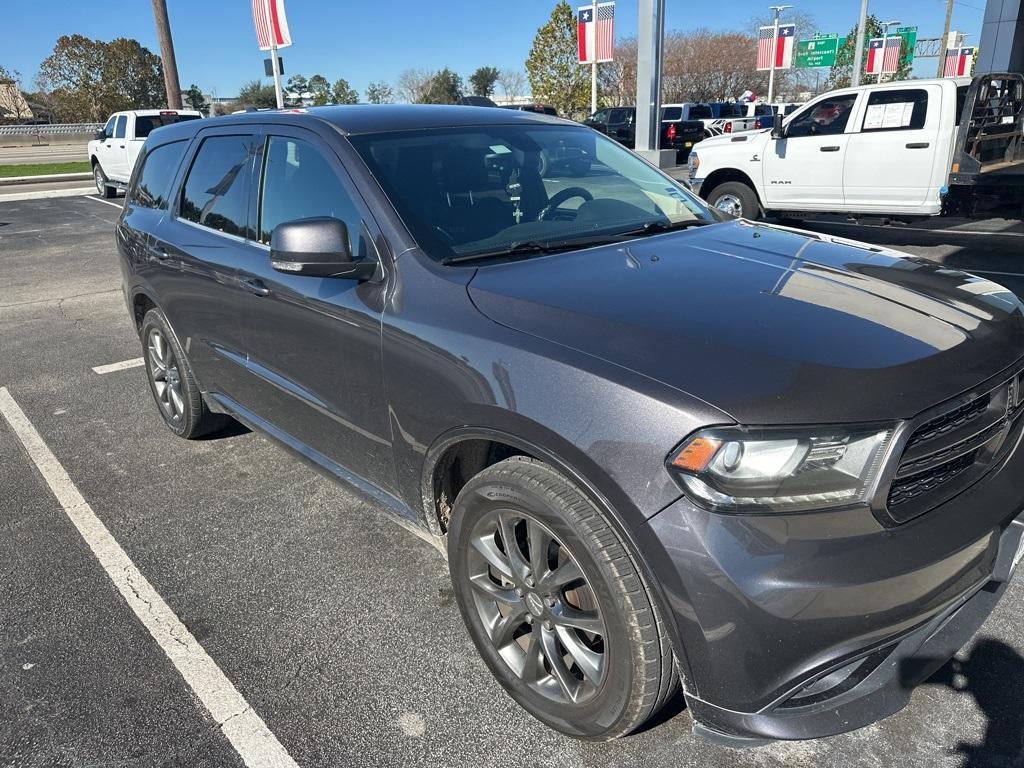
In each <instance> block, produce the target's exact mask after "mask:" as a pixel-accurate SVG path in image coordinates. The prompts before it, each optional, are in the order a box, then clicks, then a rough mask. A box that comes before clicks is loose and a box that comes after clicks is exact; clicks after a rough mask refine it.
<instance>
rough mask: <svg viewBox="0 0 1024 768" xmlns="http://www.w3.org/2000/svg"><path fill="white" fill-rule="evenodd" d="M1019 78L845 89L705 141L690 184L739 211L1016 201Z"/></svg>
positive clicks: (925, 210) (939, 209)
mask: <svg viewBox="0 0 1024 768" xmlns="http://www.w3.org/2000/svg"><path fill="white" fill-rule="evenodd" d="M1022 134H1024V75H1020V74H1008V73H1003V74H986V75H979V76H978V77H975V78H974V79H973V80H972V79H971V78H942V79H939V80H914V81H909V82H887V83H882V84H873V85H864V86H860V87H858V88H844V89H841V90H837V91H831V92H829V93H826V94H823V95H821V96H819V97H817V98H816V99H813V100H812V101H810V102H809V103H808V104H806V105H805V106H804V107H802V108H801V109H799V110H797V111H796V112H794V113H793V114H792V115H791V116H790V117H789V118H788V119H787V120H786V121H785V123H784V124H781V125H776V126H775V127H774V128H773V129H772V131H771V132H768V131H762V132H760V133H756V132H755V133H748V134H744V135H743V136H733V137H730V138H725V137H721V138H716V139H709V140H705V141H704V142H702V143H701V145H700V151H699V152H696V153H694V154H691V155H690V161H689V162H690V181H691V183H692V184H693V186H694V188H695V189H699V190H700V194H701V195H702V196H704V197H705V199H707V200H708V201H709V202H710V203H711V204H712V205H713V206H716V207H718V208H721V209H722V210H725V211H728V212H729V213H732V214H735V215H738V216H743V217H746V218H757V217H759V216H762V215H764V214H766V213H778V214H784V215H788V214H804V213H814V212H828V213H846V214H857V215H884V216H901V215H902V216H933V215H937V214H941V213H951V214H956V215H963V214H970V213H972V212H973V211H974V210H975V207H976V206H977V205H978V204H979V202H985V203H994V204H1001V205H1020V204H1021V203H1024V144H1022V143H1021V141H1020V137H1021V135H1022Z"/></svg>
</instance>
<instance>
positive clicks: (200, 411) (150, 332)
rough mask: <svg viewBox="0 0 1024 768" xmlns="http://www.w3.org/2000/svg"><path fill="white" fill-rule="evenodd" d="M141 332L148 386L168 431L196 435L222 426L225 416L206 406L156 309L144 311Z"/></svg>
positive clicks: (161, 316) (224, 422)
mask: <svg viewBox="0 0 1024 768" xmlns="http://www.w3.org/2000/svg"><path fill="white" fill-rule="evenodd" d="M141 335H142V347H143V353H144V356H145V362H146V374H147V378H148V379H149V388H150V391H151V392H152V393H153V399H154V400H156V405H157V408H158V409H159V410H160V415H161V416H162V417H163V420H164V423H165V424H167V426H168V427H169V428H170V430H171V431H172V432H173V433H174V434H176V435H178V437H184V438H196V437H202V436H203V435H206V434H209V433H210V432H216V431H217V430H219V429H222V428H223V427H224V426H225V424H227V417H226V416H223V415H221V414H219V413H211V412H210V410H209V408H207V407H206V402H205V401H204V400H203V395H202V392H200V390H199V384H198V383H197V382H196V380H195V377H194V376H193V375H192V370H191V368H189V365H188V360H186V359H185V353H184V351H183V350H182V349H181V347H180V346H179V344H178V341H177V339H176V338H175V337H174V334H173V333H171V331H170V327H169V326H168V324H167V320H166V319H165V318H164V316H163V314H162V313H161V312H160V310H158V309H151V310H149V312H147V313H146V316H145V317H144V318H143V319H142V334H141Z"/></svg>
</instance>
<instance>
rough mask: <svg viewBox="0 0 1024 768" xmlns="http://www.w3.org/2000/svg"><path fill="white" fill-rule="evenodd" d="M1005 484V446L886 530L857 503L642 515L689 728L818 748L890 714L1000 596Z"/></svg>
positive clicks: (1022, 533)
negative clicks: (979, 472) (954, 492)
mask: <svg viewBox="0 0 1024 768" xmlns="http://www.w3.org/2000/svg"><path fill="white" fill-rule="evenodd" d="M1017 439H1018V441H1019V440H1020V435H1019V434H1018V435H1017ZM1020 477H1024V450H1021V446H1020V444H1019V442H1018V445H1017V446H1016V449H1015V450H1013V451H1012V452H1011V453H1010V455H1009V458H1008V459H1007V460H1006V461H1005V462H1004V463H1003V465H1002V466H1001V467H998V468H996V469H994V470H993V471H992V472H990V473H989V474H988V475H987V476H986V477H985V478H984V479H983V480H981V481H980V482H979V483H977V484H976V485H975V486H973V487H972V488H970V489H968V490H967V491H965V492H964V493H962V494H961V495H960V496H958V497H956V498H954V499H953V500H951V501H949V502H948V503H946V504H945V505H943V506H941V507H939V508H936V509H934V510H932V511H931V512H929V513H927V514H925V515H922V516H921V517H920V518H917V519H915V520H913V521H911V522H908V523H906V524H904V525H901V526H897V527H893V528H883V527H882V526H881V524H879V523H878V521H877V520H876V519H875V517H874V516H873V515H872V514H871V512H870V511H869V510H868V509H866V508H863V509H847V510H836V511H831V512H822V513H806V514H802V515H797V514H793V515H720V514H713V513H710V512H707V511H705V510H702V509H700V508H698V507H696V506H695V505H693V504H691V503H690V502H689V501H688V500H686V499H685V498H684V499H680V500H679V501H677V502H676V503H674V504H672V505H670V506H669V507H668V508H666V509H665V510H663V511H662V512H660V513H659V514H658V515H656V516H654V517H653V518H652V519H651V520H650V521H649V522H648V523H647V524H646V525H645V526H642V527H641V529H647V530H641V531H640V534H641V535H640V536H639V539H640V543H641V546H642V547H643V550H644V552H645V554H647V555H648V561H649V564H650V566H651V567H652V569H653V570H654V572H655V577H656V578H657V580H658V581H659V583H660V584H661V586H662V588H663V590H664V593H665V597H666V599H667V602H668V605H669V609H670V614H671V618H672V619H673V620H674V621H675V627H676V629H677V630H678V632H677V649H676V650H677V655H678V656H679V659H680V666H681V668H682V669H683V677H684V688H685V691H686V698H687V702H688V704H689V706H690V708H691V712H692V713H693V717H694V731H695V733H698V734H700V735H702V736H705V737H707V738H710V739H712V740H715V741H718V742H725V743H728V744H730V745H732V746H742V745H746V744H750V743H759V742H760V741H763V740H766V739H808V738H817V737H822V736H830V735H833V734H836V733H842V732H845V731H849V730H853V729H855V728H859V727H862V726H864V725H868V724H869V723H872V722H874V721H876V720H878V719H880V718H883V717H886V716H888V715H890V714H892V713H894V712H896V711H898V710H899V709H901V708H902V707H903V706H905V705H906V703H907V702H908V701H909V699H910V696H911V690H912V688H913V686H914V685H916V684H918V683H920V682H922V681H923V680H925V679H926V678H927V677H928V676H930V675H931V674H932V673H933V672H935V670H937V669H938V668H939V667H941V666H942V665H943V664H944V663H945V662H946V661H947V660H948V659H949V658H950V657H951V656H952V655H953V654H954V653H955V652H956V651H957V650H958V649H959V648H960V647H961V646H962V645H963V644H964V643H965V642H967V640H969V639H970V637H971V636H972V635H973V634H974V633H975V632H976V631H977V630H978V628H979V627H980V626H981V624H982V622H983V621H984V620H985V618H986V617H987V616H988V614H989V613H990V612H991V610H992V608H993V607H994V605H995V604H996V602H997V601H998V600H999V598H1000V596H1001V595H1002V594H1003V592H1004V591H1005V587H1006V583H1007V581H1008V579H1009V577H1010V573H1011V566H1012V564H1013V562H1014V558H1015V556H1016V555H1018V553H1019V551H1020V547H1021V546H1022V540H1024V488H1022V487H1021V484H1020V480H1019V478H1020Z"/></svg>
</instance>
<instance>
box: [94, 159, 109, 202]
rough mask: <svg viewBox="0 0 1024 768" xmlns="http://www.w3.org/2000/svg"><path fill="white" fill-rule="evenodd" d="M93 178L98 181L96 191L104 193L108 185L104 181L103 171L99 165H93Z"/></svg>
mask: <svg viewBox="0 0 1024 768" xmlns="http://www.w3.org/2000/svg"><path fill="white" fill-rule="evenodd" d="M92 179H93V181H94V182H95V183H96V191H97V192H99V193H100V194H101V195H102V194H103V192H104V190H105V188H106V186H107V185H106V184H104V183H103V171H101V170H100V167H99V165H94V166H93V167H92Z"/></svg>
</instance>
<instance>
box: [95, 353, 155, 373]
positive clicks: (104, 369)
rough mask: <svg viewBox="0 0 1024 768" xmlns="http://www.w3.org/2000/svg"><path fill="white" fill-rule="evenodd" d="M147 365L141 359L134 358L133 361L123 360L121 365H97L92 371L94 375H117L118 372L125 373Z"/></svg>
mask: <svg viewBox="0 0 1024 768" xmlns="http://www.w3.org/2000/svg"><path fill="white" fill-rule="evenodd" d="M145 364H146V361H145V360H143V359H142V358H141V357H133V358H132V359H131V360H122V361H121V362H119V363H110V364H109V365H97V366H96V367H95V368H93V369H92V372H93V373H98V374H99V375H100V376H102V375H103V374H105V373H116V372H117V371H124V370H127V369H128V368H139V367H141V366H143V365H145Z"/></svg>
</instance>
